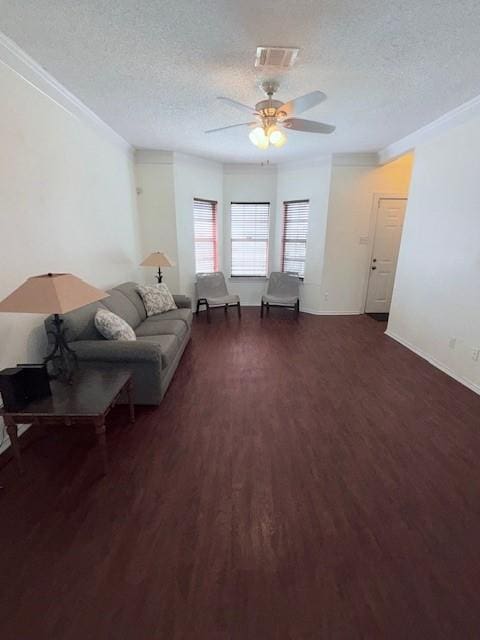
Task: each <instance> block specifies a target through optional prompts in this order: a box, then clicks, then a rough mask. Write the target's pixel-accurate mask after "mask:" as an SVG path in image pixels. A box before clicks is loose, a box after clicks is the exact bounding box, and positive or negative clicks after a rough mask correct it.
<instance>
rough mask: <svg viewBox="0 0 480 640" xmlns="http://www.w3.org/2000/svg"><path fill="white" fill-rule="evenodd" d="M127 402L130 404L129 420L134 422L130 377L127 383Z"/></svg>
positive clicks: (131, 381)
mask: <svg viewBox="0 0 480 640" xmlns="http://www.w3.org/2000/svg"><path fill="white" fill-rule="evenodd" d="M127 395H128V404H129V406H130V422H131V423H132V424H133V423H134V422H135V405H134V404H133V380H132V379H131V378H130V380H129V381H128V384H127Z"/></svg>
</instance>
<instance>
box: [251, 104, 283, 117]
mask: <svg viewBox="0 0 480 640" xmlns="http://www.w3.org/2000/svg"><path fill="white" fill-rule="evenodd" d="M282 104H283V102H281V101H280V100H261V101H260V102H257V104H256V105H255V110H256V111H258V112H259V113H261V114H262V116H264V117H265V118H273V117H274V116H275V115H279V114H277V110H278V109H279V107H281V106H282Z"/></svg>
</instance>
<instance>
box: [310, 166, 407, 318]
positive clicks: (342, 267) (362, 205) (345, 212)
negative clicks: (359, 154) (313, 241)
mask: <svg viewBox="0 0 480 640" xmlns="http://www.w3.org/2000/svg"><path fill="white" fill-rule="evenodd" d="M412 162H413V157H412V156H404V157H403V158H401V159H399V160H397V161H395V162H391V163H389V164H386V165H384V166H382V167H377V166H372V165H371V164H367V165H366V166H362V163H361V162H358V163H355V164H352V163H351V160H350V159H344V158H339V159H334V163H333V167H332V179H331V185H330V200H329V205H328V224H327V236H326V242H325V263H324V270H323V278H322V282H321V287H320V291H318V296H317V303H318V305H319V309H320V310H321V311H322V312H323V313H363V310H364V304H365V295H366V287H367V281H368V274H369V263H370V254H371V250H372V243H373V238H374V231H375V229H374V215H373V209H372V206H373V201H374V196H375V194H381V193H382V194H401V195H407V194H408V189H409V183H410V176H411V171H412Z"/></svg>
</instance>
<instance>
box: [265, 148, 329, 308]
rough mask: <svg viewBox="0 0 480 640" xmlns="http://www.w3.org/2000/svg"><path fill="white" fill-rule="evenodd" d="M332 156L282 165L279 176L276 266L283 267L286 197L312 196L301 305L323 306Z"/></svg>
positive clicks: (300, 197) (305, 306) (276, 267)
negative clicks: (321, 299) (282, 252)
mask: <svg viewBox="0 0 480 640" xmlns="http://www.w3.org/2000/svg"><path fill="white" fill-rule="evenodd" d="M331 167H332V158H331V156H326V157H325V158H321V159H317V160H315V161H311V162H308V163H307V162H305V163H298V164H294V165H285V166H284V165H281V166H280V167H279V170H278V180H277V202H278V205H277V223H276V231H275V261H274V265H273V267H274V269H275V270H277V271H278V270H280V268H281V265H280V262H281V250H282V248H281V243H282V231H283V226H282V225H283V215H284V212H283V203H284V202H285V201H287V200H309V201H310V212H309V219H308V239H307V256H306V262H305V278H304V281H303V284H302V285H301V293H300V296H301V309H302V310H307V311H312V312H318V311H320V309H321V302H320V298H321V282H322V272H323V262H324V254H325V234H326V228H327V217H328V196H329V192H330V178H331Z"/></svg>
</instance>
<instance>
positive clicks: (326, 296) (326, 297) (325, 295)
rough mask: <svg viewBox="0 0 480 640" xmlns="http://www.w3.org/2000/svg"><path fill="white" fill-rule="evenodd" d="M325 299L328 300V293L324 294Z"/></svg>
mask: <svg viewBox="0 0 480 640" xmlns="http://www.w3.org/2000/svg"><path fill="white" fill-rule="evenodd" d="M323 299H324V300H328V293H327V292H325V293H324V294H323Z"/></svg>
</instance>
